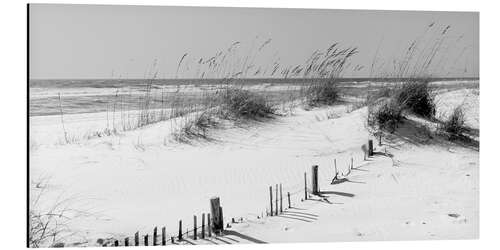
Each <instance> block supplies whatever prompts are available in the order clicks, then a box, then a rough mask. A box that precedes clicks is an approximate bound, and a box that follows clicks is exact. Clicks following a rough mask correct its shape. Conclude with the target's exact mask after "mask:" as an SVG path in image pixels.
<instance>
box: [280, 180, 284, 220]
mask: <svg viewBox="0 0 500 250" xmlns="http://www.w3.org/2000/svg"><path fill="white" fill-rule="evenodd" d="M280 213H283V186H282V185H281V183H280Z"/></svg>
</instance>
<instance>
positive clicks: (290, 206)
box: [287, 192, 292, 208]
mask: <svg viewBox="0 0 500 250" xmlns="http://www.w3.org/2000/svg"><path fill="white" fill-rule="evenodd" d="M287 195H288V208H292V203H291V202H290V192H287Z"/></svg>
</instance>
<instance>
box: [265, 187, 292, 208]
mask: <svg viewBox="0 0 500 250" xmlns="http://www.w3.org/2000/svg"><path fill="white" fill-rule="evenodd" d="M275 189H276V190H275V191H276V192H275V193H276V196H275V199H274V200H273V186H269V204H270V208H271V210H270V211H269V212H268V213H267V214H268V215H269V216H275V215H276V216H277V215H278V214H280V213H283V185H282V184H281V183H280V184H279V189H278V184H276V188H275ZM278 190H279V194H278ZM287 196H288V208H291V207H292V203H291V200H290V192H287ZM273 202H274V206H273ZM278 202H279V205H278Z"/></svg>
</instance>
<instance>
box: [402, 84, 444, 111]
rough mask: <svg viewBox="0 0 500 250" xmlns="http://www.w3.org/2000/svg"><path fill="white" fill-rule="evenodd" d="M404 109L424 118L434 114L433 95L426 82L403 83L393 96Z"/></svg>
mask: <svg viewBox="0 0 500 250" xmlns="http://www.w3.org/2000/svg"><path fill="white" fill-rule="evenodd" d="M394 97H395V98H396V100H397V102H398V103H399V105H401V106H402V107H404V109H407V110H409V111H411V112H412V113H414V114H416V115H419V116H421V117H425V118H433V117H434V115H435V114H436V105H435V104H434V95H433V93H432V90H431V89H430V87H429V84H428V82H418V81H417V82H408V83H404V84H403V85H402V86H401V88H400V89H399V90H398V91H397V92H396V95H395V96H394Z"/></svg>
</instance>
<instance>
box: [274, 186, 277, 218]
mask: <svg viewBox="0 0 500 250" xmlns="http://www.w3.org/2000/svg"><path fill="white" fill-rule="evenodd" d="M274 210H276V213H275V214H276V216H278V184H276V209H274Z"/></svg>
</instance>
